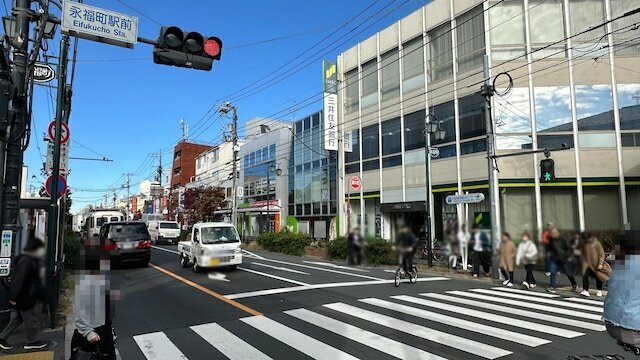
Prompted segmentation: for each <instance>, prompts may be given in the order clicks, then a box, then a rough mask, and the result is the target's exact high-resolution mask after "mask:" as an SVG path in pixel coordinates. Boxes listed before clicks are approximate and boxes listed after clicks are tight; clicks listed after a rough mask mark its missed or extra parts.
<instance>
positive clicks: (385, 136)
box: [382, 118, 402, 155]
mask: <svg viewBox="0 0 640 360" xmlns="http://www.w3.org/2000/svg"><path fill="white" fill-rule="evenodd" d="M400 151H402V143H401V139H400V118H396V119H391V120H387V121H385V122H383V123H382V155H390V154H395V153H399V152H400Z"/></svg>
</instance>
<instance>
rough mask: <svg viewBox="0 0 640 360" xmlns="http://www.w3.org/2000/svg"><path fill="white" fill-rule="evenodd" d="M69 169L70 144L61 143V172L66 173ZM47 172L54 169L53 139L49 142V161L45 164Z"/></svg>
mask: <svg viewBox="0 0 640 360" xmlns="http://www.w3.org/2000/svg"><path fill="white" fill-rule="evenodd" d="M68 169H69V144H60V174H63V175H64V174H66V173H67V170H68ZM45 170H46V171H47V173H51V172H52V171H53V141H49V142H48V143H47V162H46V164H45Z"/></svg>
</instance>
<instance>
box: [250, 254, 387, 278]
mask: <svg viewBox="0 0 640 360" xmlns="http://www.w3.org/2000/svg"><path fill="white" fill-rule="evenodd" d="M260 260H261V261H271V262H274V263H276V264H284V265H290V266H297V267H301V268H306V269H314V270H320V271H325V272H330V273H334V274H342V275H349V276H354V277H359V278H363V279H369V280H384V279H381V278H377V277H373V276H368V275H362V274H354V273H349V272H346V271H340V270H334V269H327V268H321V267H318V266H311V265H304V264H298V263H292V262H287V261H280V260H274V259H267V258H264V259H260Z"/></svg>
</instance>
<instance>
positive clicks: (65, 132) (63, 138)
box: [47, 120, 70, 144]
mask: <svg viewBox="0 0 640 360" xmlns="http://www.w3.org/2000/svg"><path fill="white" fill-rule="evenodd" d="M61 125H62V127H61V129H62V134H60V143H61V144H66V143H67V142H68V141H69V135H70V133H69V125H67V123H65V122H63V123H62V124H61ZM47 133H48V134H49V139H51V140H53V139H55V137H56V121H55V120H54V121H52V122H51V123H49V131H48V132H47Z"/></svg>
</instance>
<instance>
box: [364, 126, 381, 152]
mask: <svg viewBox="0 0 640 360" xmlns="http://www.w3.org/2000/svg"><path fill="white" fill-rule="evenodd" d="M378 139H379V133H378V124H375V125H371V126H367V127H366V128H363V129H362V158H363V159H371V158H373V157H378V156H379V155H380V146H379V143H378Z"/></svg>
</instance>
